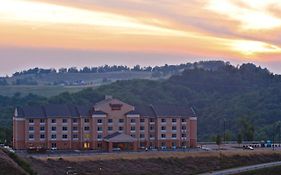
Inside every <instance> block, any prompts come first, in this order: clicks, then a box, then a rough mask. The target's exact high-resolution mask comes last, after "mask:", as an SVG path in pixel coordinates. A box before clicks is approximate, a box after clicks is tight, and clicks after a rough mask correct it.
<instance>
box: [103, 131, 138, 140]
mask: <svg viewBox="0 0 281 175" xmlns="http://www.w3.org/2000/svg"><path fill="white" fill-rule="evenodd" d="M104 141H106V142H111V143H128V142H129V143H133V142H135V141H137V139H136V138H134V137H132V136H130V135H127V134H124V133H120V132H115V133H113V134H111V135H108V136H106V137H105V138H104Z"/></svg>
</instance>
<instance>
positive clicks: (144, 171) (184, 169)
mask: <svg viewBox="0 0 281 175" xmlns="http://www.w3.org/2000/svg"><path fill="white" fill-rule="evenodd" d="M26 159H27V160H28V162H30V164H31V165H32V168H33V169H34V170H35V171H37V172H38V174H40V175H63V174H65V173H66V171H67V170H68V169H70V168H68V167H72V168H71V170H72V171H75V172H77V173H78V174H79V175H95V174H96V175H100V174H101V175H160V174H161V175H170V174H173V175H189V174H197V173H202V172H208V171H214V170H219V169H226V168H232V167H237V166H246V165H253V164H259V163H265V162H273V161H280V160H281V152H272V151H255V152H251V151H239V152H237V151H236V152H234V151H233V152H230V151H228V152H204V153H202V152H201V153H188V152H152V153H151V152H148V153H133V154H132V153H120V154H97V155H89V156H66V157H62V158H40V159H35V158H26Z"/></svg>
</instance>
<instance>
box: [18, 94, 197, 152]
mask: <svg viewBox="0 0 281 175" xmlns="http://www.w3.org/2000/svg"><path fill="white" fill-rule="evenodd" d="M196 144H197V118H196V115H195V113H194V111H193V110H192V109H191V108H189V107H186V106H174V105H156V104H155V105H147V106H145V105H143V106H138V105H136V106H132V105H130V104H127V103H124V102H122V101H120V100H118V99H114V98H112V97H109V96H108V97H106V98H105V100H103V101H101V102H98V103H96V104H94V105H92V106H75V105H44V106H26V107H17V108H16V109H15V112H14V117H13V147H14V149H17V150H19V149H23V150H25V149H31V148H42V149H58V150H82V149H92V150H103V151H109V152H110V151H113V150H117V149H118V150H139V149H145V148H156V149H171V148H186V147H196Z"/></svg>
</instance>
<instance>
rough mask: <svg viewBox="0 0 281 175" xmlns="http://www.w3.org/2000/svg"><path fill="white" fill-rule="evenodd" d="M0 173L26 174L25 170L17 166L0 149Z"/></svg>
mask: <svg viewBox="0 0 281 175" xmlns="http://www.w3.org/2000/svg"><path fill="white" fill-rule="evenodd" d="M0 174H1V175H26V173H25V171H24V170H23V169H22V168H21V167H19V166H18V164H17V163H15V162H14V161H13V160H12V159H11V158H10V157H9V156H8V155H7V154H6V153H4V152H3V151H2V150H1V149H0Z"/></svg>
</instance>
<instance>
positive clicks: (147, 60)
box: [0, 0, 281, 75]
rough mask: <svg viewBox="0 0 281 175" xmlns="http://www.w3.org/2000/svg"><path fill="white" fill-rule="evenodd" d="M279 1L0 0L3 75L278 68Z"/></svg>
mask: <svg viewBox="0 0 281 175" xmlns="http://www.w3.org/2000/svg"><path fill="white" fill-rule="evenodd" d="M280 55H281V1H280V0H266V1H265V0H157V1H156V0H155V1H153V0H0V74H1V75H5V74H11V73H13V72H15V71H19V70H23V69H26V68H31V67H35V66H38V67H44V68H50V67H52V68H59V67H71V66H76V67H82V66H99V65H105V64H108V65H112V64H119V65H120V64H122V65H128V66H132V65H136V64H140V65H143V66H147V65H152V66H153V65H163V64H166V63H167V64H178V63H186V62H193V61H198V60H225V61H230V62H231V63H233V64H241V63H243V62H253V63H256V64H258V65H261V66H263V67H268V68H269V69H270V70H271V71H272V72H274V73H281V57H280Z"/></svg>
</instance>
